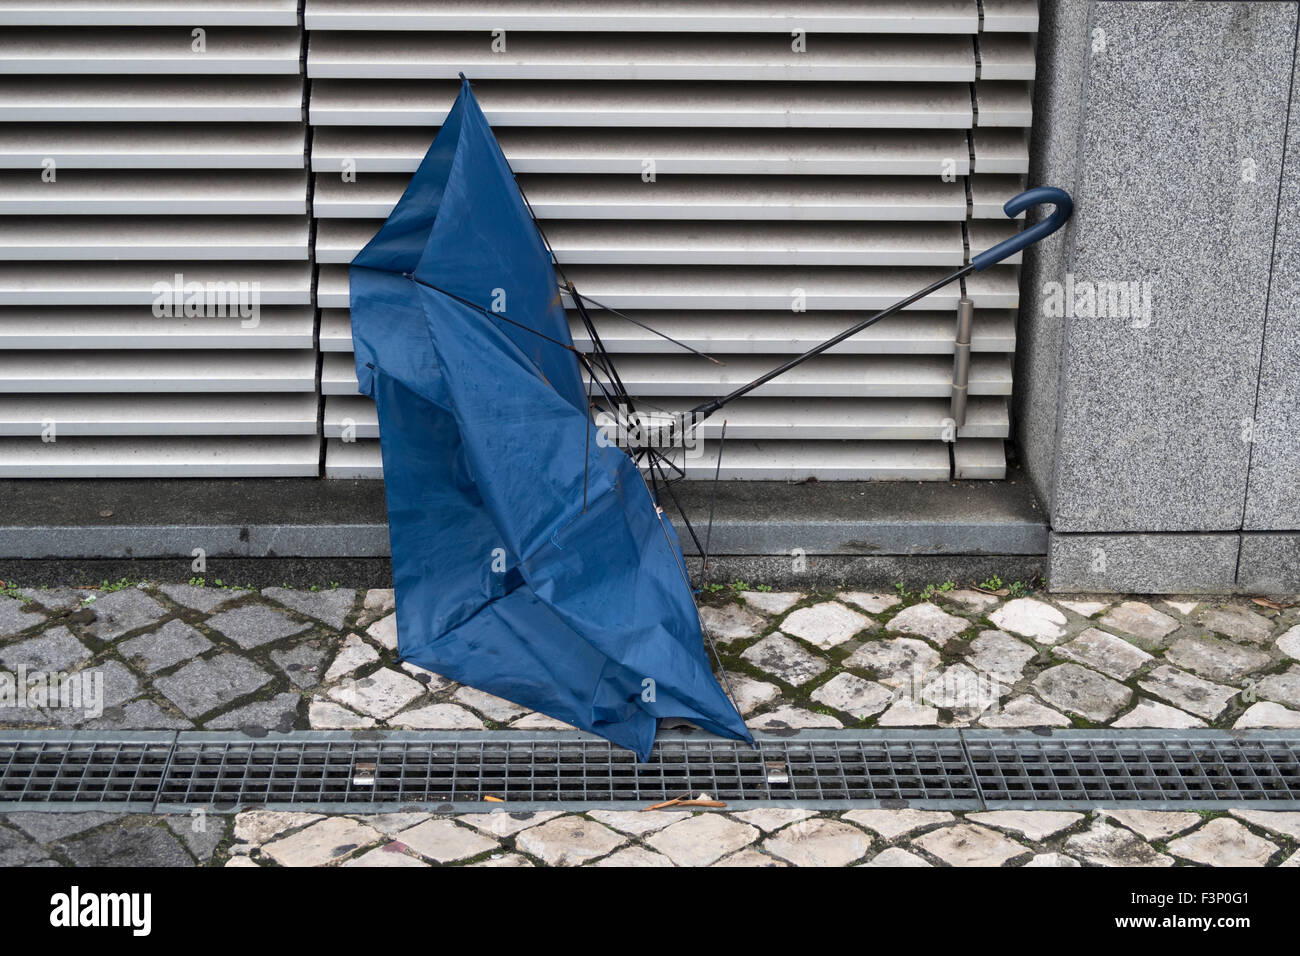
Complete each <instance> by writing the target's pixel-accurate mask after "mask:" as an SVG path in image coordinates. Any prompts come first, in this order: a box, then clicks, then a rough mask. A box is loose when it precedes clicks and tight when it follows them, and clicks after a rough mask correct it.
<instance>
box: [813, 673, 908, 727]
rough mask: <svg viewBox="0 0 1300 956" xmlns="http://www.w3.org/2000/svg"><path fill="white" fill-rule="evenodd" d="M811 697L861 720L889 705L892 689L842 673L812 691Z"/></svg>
mask: <svg viewBox="0 0 1300 956" xmlns="http://www.w3.org/2000/svg"><path fill="white" fill-rule="evenodd" d="M812 699H813V700H815V701H816V702H817V703H819V704H825V705H826V706H827V707H833V708H834V709H835V710H840V711H843V712H844V713H846V714H852V715H853V716H854V717H856V718H857V719H858V720H862V719H864V718H866V717H870V716H871V715H872V714H878V713H880V712H881V711H882V710H884V709H885V708H886V707H887V706H889V703H890V701H891V700H893V691H891V690H890V689H889V688H888V687H885V686H883V685H881V684H877V683H875V682H874V681H867V680H863V679H862V678H861V677H855V676H854V675H853V674H844V673H842V674H836V675H835V676H834V677H832V678H831V679H830V680H828V681H827V682H826V683H825V684H822V686H820V687H818V688H817V689H816V690H815V691H813V692H812Z"/></svg>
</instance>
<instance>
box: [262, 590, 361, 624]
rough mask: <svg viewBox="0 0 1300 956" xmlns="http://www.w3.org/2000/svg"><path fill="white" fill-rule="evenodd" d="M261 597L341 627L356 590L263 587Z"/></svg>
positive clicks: (355, 596) (350, 607)
mask: <svg viewBox="0 0 1300 956" xmlns="http://www.w3.org/2000/svg"><path fill="white" fill-rule="evenodd" d="M262 595H263V597H269V598H270V599H271V600H273V601H277V602H279V603H280V604H283V605H284V606H285V607H287V608H292V609H293V610H295V611H297V612H298V613H299V614H303V615H305V616H307V617H312V618H315V619H316V620H318V621H321V622H323V623H325V624H328V625H329V626H330V627H332V628H335V629H338V628H341V627H343V623H344V621H346V620H347V618H348V612H350V611H351V610H352V605H353V604H354V603H355V602H356V598H357V592H356V591H354V590H352V589H351V588H333V589H331V590H329V591H294V590H291V589H289V588H265V589H263V591H262Z"/></svg>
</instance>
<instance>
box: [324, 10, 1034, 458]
mask: <svg viewBox="0 0 1300 956" xmlns="http://www.w3.org/2000/svg"><path fill="white" fill-rule="evenodd" d="M305 23H306V27H307V29H308V30H309V53H308V58H307V72H308V76H309V77H310V83H311V96H310V100H311V109H310V117H309V118H310V123H311V125H312V128H313V136H314V146H313V151H312V169H313V172H314V175H315V193H314V202H313V210H312V212H313V215H314V216H315V217H316V220H317V223H318V233H317V234H318V242H317V247H316V256H317V261H318V262H319V263H320V266H319V299H318V301H319V304H320V306H321V307H322V308H323V309H324V311H323V314H322V321H321V336H320V346H321V349H322V351H323V352H324V353H325V354H324V356H323V369H322V378H321V388H322V391H323V392H324V394H325V395H326V396H327V398H326V405H325V435H326V438H327V440H328V449H327V455H326V473H327V474H328V475H332V476H340V477H352V476H377V475H379V474H380V472H381V464H380V457H379V451H378V443H377V442H376V441H375V438H376V437H377V434H378V427H377V421H376V415H375V411H374V407H373V405H372V404H370V402H369V400H367V399H363V398H360V397H358V396H357V395H356V377H355V373H354V369H353V363H352V355H351V340H350V335H349V323H348V313H347V305H348V283H347V266H346V263H347V262H348V261H349V260H350V259H351V257H352V256H353V255H354V254H355V253H356V252H357V250H358V249H359V248H360V247H361V246H362V245H363V244H364V243H365V242H366V240H367V239H368V238H369V237H370V236H372V235H373V234H374V232H375V230H376V229H377V228H378V226H379V223H380V222H381V221H382V219H383V218H384V216H386V215H387V214H388V212H389V211H390V210H391V208H392V206H393V204H394V203H395V202H396V200H397V198H398V197H399V196H400V195H401V191H402V189H403V187H404V185H405V183H406V181H407V180H408V179H409V177H410V175H411V173H412V172H413V171H414V170H415V168H416V166H417V164H418V162H419V160H420V158H421V157H422V156H423V154H424V151H425V149H426V148H427V147H428V144H429V142H430V140H431V138H432V136H433V134H434V132H435V131H436V127H437V126H438V124H439V123H440V122H441V120H442V118H443V116H444V115H445V110H446V109H447V107H448V106H449V105H450V103H451V102H452V100H453V98H454V97H455V93H456V80H455V77H456V74H457V72H458V71H464V72H465V73H466V74H467V75H468V76H469V77H470V78H471V79H472V80H473V81H474V88H475V92H476V94H477V95H478V98H479V100H480V102H481V103H482V105H483V108H484V111H485V112H486V113H487V116H488V119H489V120H490V121H491V122H492V123H493V125H494V127H495V128H496V130H497V133H498V136H499V139H500V141H501V143H502V147H503V149H504V151H505V153H506V156H507V158H508V159H509V160H510V163H511V165H512V167H513V168H514V170H515V172H516V173H517V175H518V177H519V181H520V183H521V185H522V186H523V188H524V190H525V191H526V193H527V194H528V196H529V198H530V200H531V202H532V204H533V206H534V208H535V210H536V212H537V214H538V215H539V217H540V218H542V219H543V221H544V225H545V227H546V231H547V234H548V236H549V237H550V239H551V242H552V244H553V246H554V248H555V251H556V254H557V257H558V258H559V259H560V261H561V263H562V264H563V265H564V267H565V271H566V273H567V274H568V275H569V276H570V277H571V278H572V279H573V280H574V281H575V282H576V283H577V285H578V287H579V289H580V290H582V291H583V292H584V293H586V294H587V295H589V296H590V297H592V298H593V299H596V300H598V301H600V302H602V303H606V304H608V305H610V306H612V307H615V308H618V309H621V310H626V311H629V312H631V313H632V314H634V315H635V317H636V318H638V319H640V320H642V321H644V322H646V323H647V324H649V325H651V326H653V327H655V328H657V329H659V330H661V331H663V332H665V333H666V334H668V335H671V336H672V337H674V338H676V339H678V340H680V341H682V342H685V343H687V344H689V345H691V346H693V347H695V348H698V349H700V350H702V351H705V352H708V353H710V354H712V355H714V356H716V357H718V358H720V359H721V360H722V361H724V362H725V363H726V364H725V366H724V367H721V368H719V367H718V366H714V365H711V364H709V363H706V362H704V361H703V360H701V359H699V358H697V357H695V356H692V355H690V354H689V353H683V352H681V351H679V350H676V349H675V347H674V346H672V345H671V344H669V343H666V342H664V341H663V340H661V339H656V338H654V337H653V336H651V335H649V334H648V333H646V332H644V331H643V330H641V329H639V328H637V327H636V326H635V325H632V324H630V323H628V322H625V321H623V320H620V319H617V318H613V317H609V316H600V315H599V314H598V315H597V318H598V328H599V331H600V334H601V336H602V338H603V340H604V342H605V345H606V346H607V347H608V348H609V349H610V350H611V352H614V353H616V355H615V358H616V359H618V360H619V370H620V373H621V375H622V377H623V381H624V383H625V384H626V385H627V387H628V389H629V391H630V392H631V393H632V395H633V396H634V397H636V398H639V399H641V400H642V404H643V407H662V408H668V409H681V408H687V407H690V406H692V405H694V404H697V403H698V402H700V401H701V400H702V399H703V398H704V397H705V396H713V395H719V394H722V393H724V392H726V391H728V390H729V387H733V386H734V385H736V384H738V383H741V382H744V381H746V380H747V379H749V378H751V377H753V376H754V375H756V374H757V373H759V372H761V371H765V370H766V369H767V368H769V367H771V366H772V365H775V364H777V363H778V362H779V361H780V359H781V357H782V356H783V355H787V356H788V355H790V354H794V353H797V352H798V351H800V350H802V349H804V348H807V347H808V346H810V345H811V344H814V343H815V342H816V341H818V340H820V339H822V338H825V337H828V336H829V335H830V334H833V333H835V332H838V331H841V330H842V329H844V328H845V327H847V326H849V325H852V324H853V323H854V322H855V321H856V320H857V319H859V318H861V317H862V315H863V313H864V312H865V311H870V310H873V309H876V308H879V307H882V306H884V305H887V304H889V303H890V302H892V301H893V300H895V299H898V298H901V297H902V296H904V295H906V294H907V293H910V292H912V291H914V290H915V289H917V288H919V287H921V286H923V285H925V284H927V283H928V282H929V281H930V280H931V279H932V278H934V277H937V276H939V275H941V274H944V273H947V272H950V271H951V270H952V269H953V268H954V267H955V266H958V265H960V264H962V263H964V262H967V261H969V258H970V255H971V254H972V253H976V252H979V251H980V250H982V249H985V248H988V247H989V246H991V245H993V244H994V243H995V242H997V241H999V240H1000V239H1002V238H1004V237H1006V236H1007V235H1009V234H1010V232H1011V231H1012V230H1014V229H1016V228H1018V227H1019V226H1018V224H1013V223H1009V222H1007V221H1006V219H1005V218H1004V217H1003V215H1002V212H1001V205H1002V203H1003V202H1005V200H1006V199H1008V198H1010V197H1011V196H1012V195H1014V194H1015V193H1017V192H1019V191H1020V190H1021V189H1022V188H1023V186H1024V179H1023V176H1024V174H1025V173H1026V172H1027V170H1028V151H1027V145H1026V136H1027V132H1026V131H1027V127H1028V126H1029V124H1030V119H1031V108H1030V96H1029V84H1030V82H1031V81H1032V79H1033V71H1034V56H1033V33H1034V31H1035V30H1036V29H1037V5H1036V3H1035V2H1034V0H980V2H977V0H888V2H880V3H857V2H847V0H820V2H816V3H798V2H795V3H791V2H788V0H748V2H740V0H699V2H686V0H676V2H667V3H658V4H640V3H626V2H592V0H546V2H542V0H509V2H493V3H489V2H486V0H442V2H437V3H430V2H419V0H372V2H363V0H306V7H305ZM804 31H806V32H804ZM345 167H346V168H348V169H355V171H356V177H355V182H352V181H345V177H344V176H343V175H342V173H343V170H344V168H345ZM651 174H653V175H651ZM650 179H653V181H647V180H650ZM1016 261H1018V260H1011V262H1012V264H1008V265H1004V266H999V267H997V268H995V269H992V270H989V272H987V273H981V274H978V275H976V276H973V277H971V278H970V279H969V280H967V283H966V291H967V293H968V294H969V295H970V296H971V297H972V298H973V299H974V302H975V304H976V307H977V313H976V317H975V325H974V336H973V341H972V350H973V353H974V355H973V357H972V361H971V369H970V383H969V394H970V396H971V397H970V401H969V407H968V414H967V422H966V425H965V426H964V427H963V428H962V429H961V430H960V432H958V433H957V434H958V438H957V441H956V443H955V445H954V446H952V447H953V455H952V456H951V460H950V455H949V446H948V445H947V444H945V443H944V441H943V440H942V439H943V438H944V437H945V432H948V428H947V427H946V423H945V419H948V417H949V407H950V406H949V402H950V396H951V392H952V367H953V360H952V354H953V341H954V326H955V319H956V303H957V299H958V296H959V294H960V290H959V289H957V288H956V287H952V288H950V289H947V290H944V291H943V292H941V293H939V294H937V295H935V296H932V297H931V298H930V299H928V300H926V301H925V302H923V303H921V305H922V306H923V307H922V308H919V309H916V310H913V311H909V312H906V313H904V314H903V315H901V316H899V317H897V318H896V319H894V320H886V321H884V322H881V323H880V324H879V325H878V326H876V327H873V328H872V329H870V330H868V331H866V332H864V333H862V334H861V335H859V336H858V337H856V338H855V339H853V340H850V341H849V342H848V343H846V344H845V345H843V346H841V347H839V348H837V349H836V350H835V351H834V352H833V353H831V354H828V355H826V356H824V357H821V358H819V359H816V360H813V361H812V362H809V363H808V364H807V365H805V366H803V367H801V368H800V369H799V370H798V371H797V372H794V373H792V374H790V375H787V376H784V377H782V378H780V379H778V380H776V381H774V382H773V383H771V384H770V385H768V386H765V387H764V388H762V389H760V390H759V391H758V392H756V393H755V396H754V397H752V398H747V399H743V400H741V401H738V402H736V403H735V404H734V405H732V406H729V407H728V409H727V411H726V413H725V415H719V416H717V418H716V419H714V420H711V421H710V422H709V423H708V424H707V425H706V426H705V432H704V434H705V436H706V438H708V439H711V440H715V439H716V438H717V436H718V430H719V429H720V427H721V425H722V420H723V418H724V417H725V419H726V423H727V442H726V450H725V454H724V456H723V464H722V474H723V476H724V477H730V478H750V479H801V478H806V477H810V476H817V477H819V478H823V479H825V478H852V479H863V478H872V479H876V478H886V479H890V478H892V479H920V480H925V479H930V480H941V479H946V478H948V477H950V475H951V476H956V477H971V478H977V477H978V478H998V477H1002V476H1003V475H1004V473H1005V458H1004V455H1003V446H1002V439H1004V438H1005V437H1006V436H1007V434H1008V419H1007V402H1008V396H1009V394H1010V392H1011V387H1012V382H1011V359H1010V356H1011V353H1012V351H1013V349H1014V346H1015V308H1016V306H1017V304H1018V299H1017V266H1016V265H1015V264H1014V262H1016ZM801 305H802V307H804V308H805V309H806V311H797V310H798V309H799V308H800V306H801ZM579 328H580V327H579V326H577V325H576V324H575V340H577V341H578V342H579V344H580V345H581V344H583V341H584V337H583V336H582V335H581V334H579V332H578V329H579ZM345 437H346V438H354V439H356V440H351V441H347V440H344V438H345ZM949 437H951V435H950V434H949ZM715 454H716V449H715V447H714V445H713V444H712V442H710V444H709V445H708V446H707V447H706V454H704V455H703V456H702V457H698V458H691V459H687V460H686V462H685V464H686V467H687V473H688V474H691V475H709V476H711V475H712V474H713V468H714V462H715V458H714V455H715Z"/></svg>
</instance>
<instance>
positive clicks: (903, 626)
mask: <svg viewBox="0 0 1300 956" xmlns="http://www.w3.org/2000/svg"><path fill="white" fill-rule="evenodd" d="M885 626H886V627H887V628H888V629H889V630H891V631H902V632H903V633H904V634H914V635H916V636H917V637H924V638H926V639H927V640H929V641H933V642H934V643H935V644H938V645H940V646H942V645H944V644H946V643H948V641H950V640H952V639H953V638H954V637H956V636H957V635H958V634H960V633H961V632H962V631H964V630H966V628H968V627H970V626H971V623H970V621H968V620H966V619H965V618H964V617H957V616H955V615H953V614H949V613H948V612H947V611H945V610H943V608H941V607H938V606H937V605H934V604H931V603H930V602H928V601H923V602H922V603H920V604H913V605H912V606H911V607H907V608H903V610H901V611H899V612H898V613H897V614H895V615H894V617H893V618H892V619H891V620H890V622H889V623H888V624H887V625H885Z"/></svg>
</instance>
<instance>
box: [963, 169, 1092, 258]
mask: <svg viewBox="0 0 1300 956" xmlns="http://www.w3.org/2000/svg"><path fill="white" fill-rule="evenodd" d="M1047 202H1050V203H1054V204H1055V206H1056V209H1055V210H1054V211H1053V212H1052V214H1051V215H1050V216H1048V217H1047V218H1046V219H1044V220H1043V221H1042V222H1038V223H1034V225H1032V226H1030V227H1029V228H1028V229H1026V230H1024V231H1023V232H1021V233H1019V234H1018V235H1014V236H1012V237H1011V238H1010V239H1004V240H1002V241H1001V242H999V243H998V244H997V245H996V246H994V247H993V248H992V249H985V250H984V251H983V252H981V253H980V254H979V255H977V256H973V257H972V258H971V265H973V266H974V267H975V271H976V272H979V271H981V270H984V269H987V268H988V267H989V266H991V265H996V264H997V263H999V262H1001V261H1002V260H1003V259H1005V258H1007V256H1014V255H1015V254H1016V253H1017V252H1019V251H1020V250H1021V249H1023V248H1025V247H1026V246H1032V245H1033V244H1034V243H1035V242H1037V241H1038V240H1039V239H1046V238H1047V237H1048V236H1050V235H1051V234H1052V233H1054V232H1056V230H1058V229H1060V228H1061V227H1062V226H1064V225H1065V223H1066V220H1068V219H1069V218H1070V214H1071V213H1072V212H1074V200H1073V199H1071V198H1070V194H1069V193H1067V192H1066V191H1065V190H1064V189H1058V188H1057V187H1056V186H1035V187H1034V188H1033V189H1027V190H1025V191H1024V192H1022V193H1021V194H1020V195H1019V196H1015V197H1012V198H1011V199H1008V200H1007V204H1006V205H1005V206H1003V207H1002V211H1003V212H1005V213H1006V214H1007V215H1008V216H1011V217H1015V216H1018V215H1020V213H1021V212H1023V211H1024V210H1026V209H1028V208H1029V207H1030V206H1039V205H1042V204H1043V203H1047Z"/></svg>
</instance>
